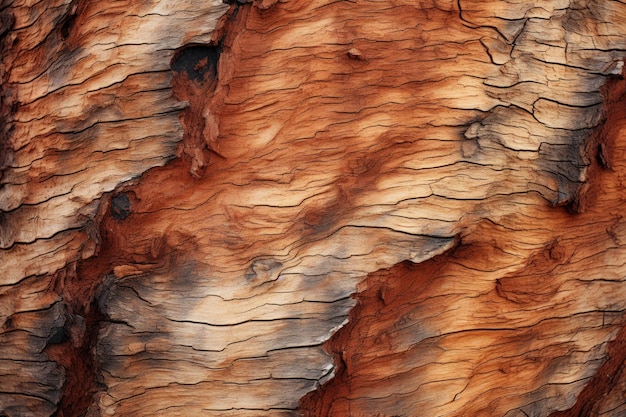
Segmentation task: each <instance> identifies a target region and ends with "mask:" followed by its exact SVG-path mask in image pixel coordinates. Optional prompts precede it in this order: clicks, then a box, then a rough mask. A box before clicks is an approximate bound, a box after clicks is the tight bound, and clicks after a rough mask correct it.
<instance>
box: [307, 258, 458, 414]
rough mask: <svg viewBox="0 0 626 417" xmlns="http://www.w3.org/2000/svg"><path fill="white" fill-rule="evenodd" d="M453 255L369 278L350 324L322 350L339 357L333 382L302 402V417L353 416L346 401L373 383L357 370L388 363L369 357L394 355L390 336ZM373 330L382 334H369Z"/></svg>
mask: <svg viewBox="0 0 626 417" xmlns="http://www.w3.org/2000/svg"><path fill="white" fill-rule="evenodd" d="M450 254H451V252H448V253H446V254H443V255H440V256H437V257H435V258H433V259H429V260H428V261H426V262H423V263H421V264H414V263H411V262H408V261H406V262H402V263H400V264H397V265H395V266H394V267H392V268H389V269H383V270H380V271H376V272H374V273H372V274H369V275H368V276H367V279H366V280H365V281H364V282H363V283H362V284H361V285H362V287H363V288H364V290H363V291H361V292H359V293H358V295H357V296H356V298H357V304H356V306H355V307H354V308H353V309H352V310H351V311H350V315H349V322H348V324H346V326H345V327H343V328H342V329H341V330H340V331H339V332H337V333H335V335H334V336H333V337H332V338H331V339H330V340H329V341H328V342H326V343H325V345H324V347H325V349H326V350H327V351H328V352H331V353H332V354H334V356H335V366H336V371H335V377H334V378H333V379H332V380H330V381H329V382H328V383H327V384H325V385H324V386H322V387H321V388H320V389H319V390H317V391H313V392H310V393H309V394H307V395H306V396H305V397H303V398H302V400H301V401H300V411H301V412H304V413H305V415H307V416H348V415H351V414H350V403H349V401H343V399H346V398H349V397H350V395H351V394H352V393H354V391H355V390H358V388H359V387H363V386H367V385H368V384H370V383H371V382H370V381H367V380H364V379H363V378H359V377H358V373H359V372H358V371H359V368H360V367H361V366H362V365H363V364H364V363H367V364H368V365H367V366H371V367H375V366H377V363H379V362H384V361H385V360H387V358H386V357H375V356H374V357H372V355H370V352H376V351H378V352H381V351H387V352H391V351H392V346H391V343H392V342H393V341H392V338H391V337H390V336H389V335H388V334H387V331H388V330H390V329H393V327H394V325H395V324H396V323H397V322H398V320H399V319H401V318H402V317H403V316H404V315H406V314H408V313H409V312H410V311H411V310H412V309H413V308H414V305H415V304H414V303H416V302H417V300H418V299H419V298H420V295H423V294H424V293H427V292H428V288H429V286H431V285H433V283H434V282H435V281H436V279H437V277H438V276H439V274H440V273H441V269H442V268H443V267H444V265H445V264H446V263H447V262H448V260H449V259H450ZM373 328H376V329H381V330H380V331H378V332H374V334H368V332H369V330H370V329H373ZM365 357H369V359H370V362H368V361H367V360H364V358H365ZM379 382H380V381H374V382H373V383H374V384H376V383H379Z"/></svg>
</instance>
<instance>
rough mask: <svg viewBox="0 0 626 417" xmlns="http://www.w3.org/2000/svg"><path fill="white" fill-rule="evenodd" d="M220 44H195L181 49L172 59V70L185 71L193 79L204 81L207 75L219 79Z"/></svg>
mask: <svg viewBox="0 0 626 417" xmlns="http://www.w3.org/2000/svg"><path fill="white" fill-rule="evenodd" d="M220 54H221V50H220V47H219V46H208V45H193V46H186V47H184V48H183V49H182V50H180V51H179V52H178V53H177V54H176V55H175V56H174V59H173V60H172V70H174V71H176V72H177V73H183V72H184V73H185V74H187V77H189V79H190V80H192V81H198V82H202V81H204V80H205V79H207V77H208V78H209V79H217V63H218V61H219V58H220Z"/></svg>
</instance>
